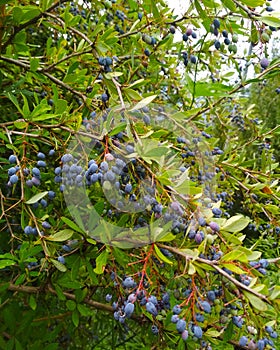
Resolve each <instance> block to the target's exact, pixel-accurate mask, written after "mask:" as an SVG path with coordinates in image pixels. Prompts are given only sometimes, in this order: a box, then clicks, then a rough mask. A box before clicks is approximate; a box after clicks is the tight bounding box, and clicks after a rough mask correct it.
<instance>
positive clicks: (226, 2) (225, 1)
mask: <svg viewBox="0 0 280 350" xmlns="http://www.w3.org/2000/svg"><path fill="white" fill-rule="evenodd" d="M222 3H223V4H224V6H225V7H227V8H228V9H229V10H230V11H232V12H235V11H236V6H235V3H234V2H233V0H222Z"/></svg>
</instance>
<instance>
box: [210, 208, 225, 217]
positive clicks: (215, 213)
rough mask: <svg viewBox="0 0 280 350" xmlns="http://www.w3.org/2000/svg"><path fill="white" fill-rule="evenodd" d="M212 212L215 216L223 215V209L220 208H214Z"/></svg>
mask: <svg viewBox="0 0 280 350" xmlns="http://www.w3.org/2000/svg"><path fill="white" fill-rule="evenodd" d="M212 213H213V214H214V215H215V216H221V215H222V213H223V212H222V210H221V209H220V208H213V209H212Z"/></svg>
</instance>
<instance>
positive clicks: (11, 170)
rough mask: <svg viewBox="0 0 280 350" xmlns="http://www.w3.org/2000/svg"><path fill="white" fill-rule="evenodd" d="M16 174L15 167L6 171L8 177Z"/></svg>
mask: <svg viewBox="0 0 280 350" xmlns="http://www.w3.org/2000/svg"><path fill="white" fill-rule="evenodd" d="M16 172H17V169H16V168H15V167H12V168H10V169H9V170H8V175H9V176H12V175H14V174H15V173H16Z"/></svg>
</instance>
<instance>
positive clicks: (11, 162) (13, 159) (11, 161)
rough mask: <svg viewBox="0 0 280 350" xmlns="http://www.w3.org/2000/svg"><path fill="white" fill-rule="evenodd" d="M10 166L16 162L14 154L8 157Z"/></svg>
mask: <svg viewBox="0 0 280 350" xmlns="http://www.w3.org/2000/svg"><path fill="white" fill-rule="evenodd" d="M9 162H10V164H15V163H16V162H17V157H16V156H15V155H14V154H11V155H10V157H9Z"/></svg>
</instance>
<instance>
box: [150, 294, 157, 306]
mask: <svg viewBox="0 0 280 350" xmlns="http://www.w3.org/2000/svg"><path fill="white" fill-rule="evenodd" d="M148 301H149V302H150V303H153V304H154V305H157V304H158V301H157V298H156V297H155V296H154V295H151V296H150V297H149V298H148Z"/></svg>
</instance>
